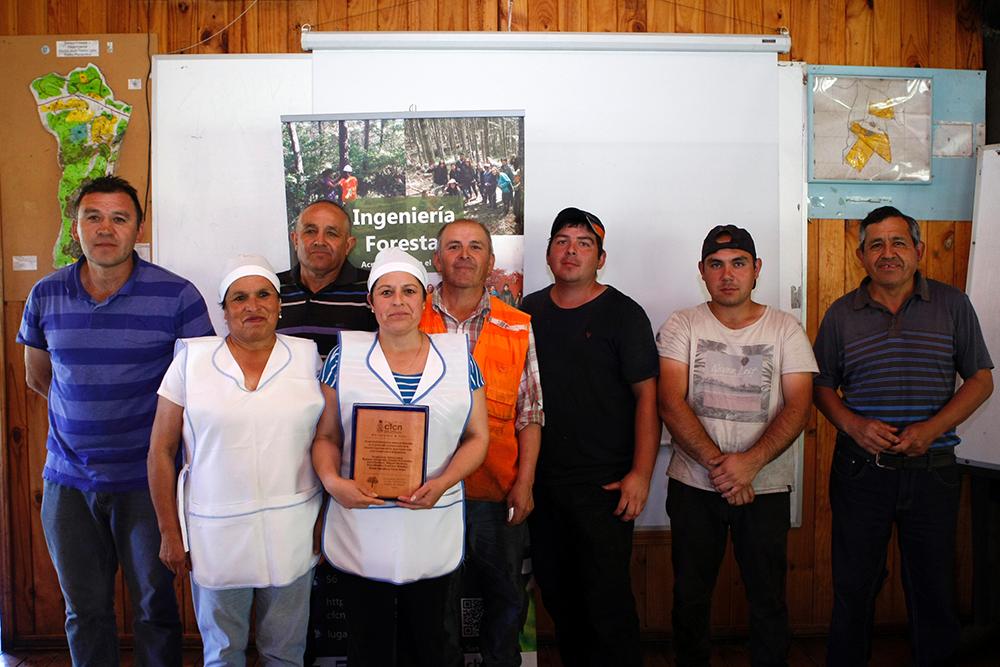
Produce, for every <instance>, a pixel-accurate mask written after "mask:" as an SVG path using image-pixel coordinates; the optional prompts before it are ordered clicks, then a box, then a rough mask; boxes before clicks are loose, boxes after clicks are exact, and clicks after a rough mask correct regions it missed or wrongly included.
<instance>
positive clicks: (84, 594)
mask: <svg viewBox="0 0 1000 667" xmlns="http://www.w3.org/2000/svg"><path fill="white" fill-rule="evenodd" d="M141 233H142V208H141V206H140V204H139V198H138V196H137V195H136V191H135V188H133V187H132V186H131V185H129V183H128V182H127V181H125V180H123V179H121V178H117V177H113V176H107V177H102V178H98V179H96V180H94V181H92V182H91V183H89V184H87V185H85V186H84V187H83V189H82V190H81V191H80V195H79V196H78V198H77V200H76V222H75V223H74V225H73V229H72V234H73V238H74V239H76V240H77V241H78V242H79V243H80V247H81V249H82V251H83V257H82V258H81V259H80V260H79V261H78V262H76V263H75V264H73V265H72V266H68V267H66V268H64V269H60V270H59V271H56V272H55V273H53V274H51V275H49V276H46V277H45V278H43V279H42V280H40V281H39V282H38V283H37V284H36V285H35V286H34V288H32V290H31V294H29V295H28V300H27V303H26V304H25V307H24V318H23V320H22V322H21V329H20V331H19V332H18V334H17V342H19V343H22V344H23V345H24V346H25V348H24V361H25V369H26V380H27V384H28V387H30V388H31V389H33V390H34V391H36V392H37V393H39V394H41V395H42V396H44V397H45V398H46V399H48V402H49V433H48V439H47V441H46V448H47V450H48V453H47V455H46V459H45V468H44V470H43V472H42V477H43V478H44V495H43V498H42V512H41V519H42V528H43V530H44V532H45V542H46V544H47V545H48V548H49V554H50V555H51V557H52V562H53V565H55V569H56V573H57V575H58V576H59V586H60V588H61V589H62V592H63V597H64V598H65V602H66V636H67V639H68V640H69V647H70V654H71V655H72V658H73V664H74V665H96V666H100V667H106V666H107V665H117V664H118V633H117V630H116V627H115V612H114V599H115V593H114V587H115V571H116V570H117V566H118V563H121V566H122V570H123V572H124V575H125V581H126V583H127V584H128V589H129V593H130V594H131V598H132V607H133V610H134V632H135V650H136V663H137V664H143V665H180V663H181V625H180V620H179V617H178V614H177V600H176V598H175V596H174V589H173V575H172V574H171V572H170V570H168V569H167V568H166V567H165V566H164V565H163V564H162V563H161V562H160V560H159V557H158V554H159V549H160V536H159V529H158V527H157V523H156V514H155V513H154V512H153V505H152V503H151V501H150V498H149V488H148V486H147V480H146V453H147V451H148V449H149V434H150V428H151V427H152V424H153V415H154V413H155V411H156V390H157V389H158V388H159V386H160V381H161V380H162V378H163V374H164V372H165V371H166V369H167V366H168V365H169V364H170V360H171V359H172V357H173V349H174V342H175V341H176V340H177V339H178V338H186V337H192V336H204V335H208V334H212V333H213V330H212V324H211V322H210V321H209V318H208V312H207V311H206V309H205V302H204V300H203V299H202V298H201V295H200V294H199V293H198V290H197V289H195V287H194V285H192V284H191V283H189V282H188V281H187V280H184V279H183V278H181V277H179V276H176V275H174V274H172V273H170V272H169V271H166V270H165V269H162V268H160V267H158V266H156V265H154V264H150V263H149V262H146V261H143V260H142V259H140V258H139V256H138V255H137V254H136V253H135V250H134V248H135V241H136V239H137V238H138V237H139V235H140V234H141Z"/></svg>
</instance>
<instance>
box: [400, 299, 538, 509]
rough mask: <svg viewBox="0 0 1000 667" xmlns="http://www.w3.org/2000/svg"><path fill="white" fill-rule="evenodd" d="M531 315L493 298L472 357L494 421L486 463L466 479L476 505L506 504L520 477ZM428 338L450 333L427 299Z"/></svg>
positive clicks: (469, 495)
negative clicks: (520, 417) (521, 398)
mask: <svg viewBox="0 0 1000 667" xmlns="http://www.w3.org/2000/svg"><path fill="white" fill-rule="evenodd" d="M530 323H531V316H530V315H528V314H527V313H523V312H521V311H520V310H518V309H516V308H514V307H512V306H508V305H507V304H505V303H504V302H503V301H501V300H500V299H498V298H496V297H494V296H491V297H490V315H489V318H488V319H487V320H486V322H484V323H483V330H482V332H481V333H480V334H479V340H478V341H476V349H475V350H473V352H472V356H473V358H474V359H475V360H476V363H477V364H479V369H480V370H481V371H482V372H483V377H484V378H485V380H486V411H487V413H489V421H490V447H489V450H488V451H487V453H486V460H485V461H484V462H483V465H481V466H480V467H479V469H478V470H476V471H475V472H474V473H472V474H471V475H469V477H467V478H466V480H465V496H466V497H467V498H469V499H471V500H491V501H501V500H504V499H505V498H506V497H507V494H508V493H509V492H510V489H511V487H513V486H514V480H515V479H516V478H517V454H518V444H517V431H516V430H515V428H514V419H515V417H517V390H518V388H519V387H520V384H521V374H522V372H523V371H524V360H525V359H526V358H527V356H528V325H529V324H530ZM420 330H421V331H423V332H424V333H428V334H431V333H445V332H446V331H447V329H446V327H445V324H444V318H443V317H442V316H441V314H440V313H438V312H437V311H435V310H434V306H433V305H432V301H431V295H430V294H428V295H427V301H426V303H425V304H424V314H423V317H422V318H421V319H420Z"/></svg>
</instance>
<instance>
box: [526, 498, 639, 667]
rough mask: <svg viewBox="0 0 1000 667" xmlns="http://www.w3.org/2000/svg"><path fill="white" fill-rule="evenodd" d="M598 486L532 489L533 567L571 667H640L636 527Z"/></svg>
mask: <svg viewBox="0 0 1000 667" xmlns="http://www.w3.org/2000/svg"><path fill="white" fill-rule="evenodd" d="M620 496H621V494H620V493H619V492H618V491H605V490H604V489H602V488H601V487H600V486H599V485H597V484H569V485H560V486H555V485H553V486H547V485H536V486H535V511H534V512H532V514H531V516H530V517H529V518H528V522H529V524H530V529H531V562H532V566H533V569H534V572H535V579H536V580H537V581H538V586H539V588H540V589H541V592H542V600H543V602H544V603H545V608H546V609H547V610H548V612H549V614H550V615H551V616H552V620H553V621H554V623H555V629H556V641H557V642H558V644H559V655H560V656H561V657H562V661H563V664H564V665H565V666H566V667H579V666H581V665H587V666H593V667H608V666H609V665H614V666H615V667H641V665H642V654H641V651H640V647H639V617H638V615H637V614H636V611H635V598H634V597H633V596H632V580H631V577H630V575H629V566H630V563H631V559H632V528H633V522H632V521H622V520H621V519H619V518H618V517H616V516H615V515H614V514H613V512H614V510H615V508H616V507H617V506H618V500H619V498H620Z"/></svg>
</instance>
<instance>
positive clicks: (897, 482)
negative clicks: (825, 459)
mask: <svg viewBox="0 0 1000 667" xmlns="http://www.w3.org/2000/svg"><path fill="white" fill-rule="evenodd" d="M841 437H843V436H841ZM960 491H961V476H960V473H959V470H958V466H955V465H952V466H947V467H944V468H934V469H931V470H886V469H883V468H877V467H875V466H874V465H872V464H870V463H868V462H867V461H866V460H865V459H864V458H862V457H861V456H860V455H859V454H857V453H855V452H852V451H849V450H848V449H847V448H846V447H843V446H839V444H838V447H837V449H836V450H834V454H833V465H832V466H831V470H830V506H831V508H832V510H833V534H832V543H833V554H832V555H833V594H834V600H833V617H832V619H831V621H830V639H829V644H828V646H827V662H828V664H829V665H832V666H835V667H836V666H840V665H852V666H853V665H865V664H867V663H868V660H869V658H870V657H871V640H872V625H873V620H874V615H875V598H876V596H877V595H878V592H879V590H880V589H881V588H882V583H883V582H884V581H885V578H886V575H887V572H886V569H885V561H886V548H887V547H888V544H889V536H890V535H891V533H892V526H893V524H895V525H896V530H897V536H898V540H899V551H900V555H901V557H902V576H903V590H904V592H905V593H906V609H907V614H908V615H909V620H910V644H911V648H912V650H913V660H914V663H915V664H917V665H936V664H950V663H951V662H953V661H954V658H955V652H956V650H957V648H958V639H959V632H960V627H959V622H958V616H957V613H956V609H955V590H954V576H955V525H956V522H957V518H958V505H959V496H960Z"/></svg>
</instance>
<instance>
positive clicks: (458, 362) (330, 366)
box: [313, 248, 489, 667]
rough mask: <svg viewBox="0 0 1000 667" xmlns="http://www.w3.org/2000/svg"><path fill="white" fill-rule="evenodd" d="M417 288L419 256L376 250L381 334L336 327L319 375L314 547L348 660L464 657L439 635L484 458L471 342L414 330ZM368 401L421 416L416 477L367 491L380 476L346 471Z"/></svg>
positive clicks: (390, 665)
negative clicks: (321, 512) (390, 491)
mask: <svg viewBox="0 0 1000 667" xmlns="http://www.w3.org/2000/svg"><path fill="white" fill-rule="evenodd" d="M426 288H427V273H426V271H425V270H424V267H423V264H421V263H420V262H419V261H417V260H416V259H414V258H413V257H411V256H410V255H408V254H406V253H405V252H403V251H401V250H398V249H396V248H389V249H386V250H383V251H381V252H380V253H379V254H378V256H377V257H376V258H375V262H374V263H373V266H372V269H371V273H370V275H369V278H368V290H369V294H368V301H369V303H370V304H371V307H372V310H373V311H374V312H375V319H376V320H377V321H378V325H379V328H378V332H377V333H368V332H348V331H342V332H341V333H340V344H339V345H338V347H336V348H334V350H333V351H332V352H331V353H330V356H329V357H328V358H327V362H326V366H325V367H324V368H323V372H322V374H321V376H320V378H321V380H322V384H323V386H322V389H323V394H324V397H325V399H326V408H325V410H324V411H323V416H322V417H321V418H320V423H319V426H317V429H316V439H315V440H314V441H313V465H314V466H315V468H316V472H317V474H319V477H320V479H321V480H322V481H323V486H325V487H326V490H327V491H328V492H329V493H330V495H331V496H332V497H333V501H332V502H330V503H329V504H328V505H327V511H326V517H325V520H324V528H323V553H324V555H325V556H326V558H327V560H329V561H330V563H331V564H332V565H333V566H334V567H335V568H337V570H339V575H338V585H339V586H340V590H341V591H342V592H343V596H344V602H345V614H346V620H347V627H348V633H347V634H348V656H347V657H348V664H349V665H351V667H368V666H371V667H394V666H396V665H426V666H427V667H452V666H453V665H456V664H461V655H460V654H459V653H458V652H457V650H456V649H457V646H456V645H455V644H454V643H453V642H451V641H449V639H448V638H447V637H446V635H445V629H444V628H445V623H444V611H445V608H446V604H445V601H446V599H447V596H448V591H449V585H450V580H451V577H452V576H453V573H454V572H455V570H456V569H457V568H458V566H459V565H460V564H461V561H462V553H463V551H462V549H463V544H464V535H465V533H464V531H465V521H464V514H463V501H464V496H463V490H462V484H461V481H462V480H463V479H464V478H465V477H467V476H468V475H470V474H471V473H472V472H473V471H474V470H475V469H476V468H478V467H479V465H480V464H481V463H482V462H483V459H484V458H485V457H486V448H487V444H488V442H489V427H488V423H487V417H486V401H485V398H484V396H483V392H484V390H483V384H484V381H483V378H482V374H481V373H480V371H479V367H478V366H477V365H476V362H475V361H474V360H473V359H472V356H471V355H470V354H469V342H468V338H467V337H466V336H465V335H464V334H433V335H430V336H428V335H427V334H424V333H422V332H421V331H420V330H419V328H418V325H419V323H420V317H421V315H422V313H423V309H424V299H425V297H426V295H427V292H426ZM372 405H374V406H375V407H376V408H377V409H382V410H388V412H385V413H384V414H392V411H393V410H396V411H406V410H407V409H409V410H415V411H426V412H425V414H426V415H427V416H426V424H427V426H426V429H427V430H426V433H427V436H426V458H425V460H424V470H423V473H424V474H423V480H424V481H420V480H419V479H418V481H416V482H415V483H413V485H412V487H411V488H407V489H406V490H405V491H404V492H402V493H400V494H398V495H395V496H392V497H389V498H387V497H381V498H380V497H379V494H378V493H377V492H376V491H375V490H373V486H374V483H375V482H377V479H376V478H377V475H368V474H364V475H355V474H353V473H354V472H355V464H357V463H358V462H357V461H353V460H352V456H353V455H354V452H355V443H354V442H353V437H354V433H355V427H356V426H357V424H356V416H357V414H359V410H361V409H363V408H365V407H366V406H368V407H371V406H372ZM380 414H381V413H380ZM386 424H389V425H387V426H384V427H383V428H384V429H385V430H391V428H392V425H391V422H390V420H388V419H386ZM376 430H378V429H376ZM358 458H359V459H361V457H360V456H359V457H358ZM418 477H419V476H418ZM383 495H385V494H383Z"/></svg>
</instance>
